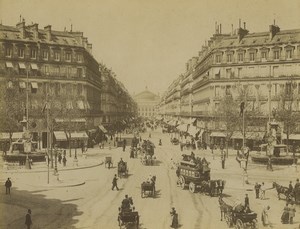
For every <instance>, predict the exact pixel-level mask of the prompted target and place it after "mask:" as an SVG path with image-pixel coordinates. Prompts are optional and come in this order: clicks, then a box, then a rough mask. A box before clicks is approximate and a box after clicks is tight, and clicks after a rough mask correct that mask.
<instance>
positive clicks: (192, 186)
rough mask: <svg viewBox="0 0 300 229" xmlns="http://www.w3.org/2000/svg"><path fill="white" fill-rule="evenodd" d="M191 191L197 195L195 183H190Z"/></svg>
mask: <svg viewBox="0 0 300 229" xmlns="http://www.w3.org/2000/svg"><path fill="white" fill-rule="evenodd" d="M189 190H190V192H192V193H195V191H196V185H195V184H194V183H193V182H191V183H189Z"/></svg>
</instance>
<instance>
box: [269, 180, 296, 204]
mask: <svg viewBox="0 0 300 229" xmlns="http://www.w3.org/2000/svg"><path fill="white" fill-rule="evenodd" d="M273 188H276V191H277V196H278V199H279V200H280V194H283V195H284V196H285V197H286V199H287V200H290V199H292V197H293V192H290V191H289V188H288V187H285V186H282V185H280V184H277V183H276V182H273Z"/></svg>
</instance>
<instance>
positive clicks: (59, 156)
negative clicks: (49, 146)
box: [58, 152, 62, 164]
mask: <svg viewBox="0 0 300 229" xmlns="http://www.w3.org/2000/svg"><path fill="white" fill-rule="evenodd" d="M61 160H62V156H61V153H60V152H59V153H58V163H59V164H61Z"/></svg>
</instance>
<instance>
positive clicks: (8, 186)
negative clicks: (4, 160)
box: [5, 178, 12, 194]
mask: <svg viewBox="0 0 300 229" xmlns="http://www.w3.org/2000/svg"><path fill="white" fill-rule="evenodd" d="M11 186H12V183H11V180H10V179H9V178H7V180H6V182H5V189H6V190H5V191H6V193H5V194H10V188H11Z"/></svg>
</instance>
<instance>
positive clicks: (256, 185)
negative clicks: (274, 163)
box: [254, 182, 260, 199]
mask: <svg viewBox="0 0 300 229" xmlns="http://www.w3.org/2000/svg"><path fill="white" fill-rule="evenodd" d="M254 189H255V196H256V199H259V190H260V184H258V183H257V182H256V183H255V186H254Z"/></svg>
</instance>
